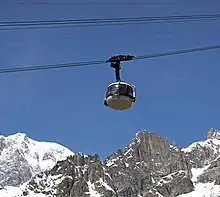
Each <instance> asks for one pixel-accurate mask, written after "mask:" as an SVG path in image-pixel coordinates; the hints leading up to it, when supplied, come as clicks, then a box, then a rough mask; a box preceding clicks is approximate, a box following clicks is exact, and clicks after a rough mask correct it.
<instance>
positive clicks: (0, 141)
mask: <svg viewBox="0 0 220 197" xmlns="http://www.w3.org/2000/svg"><path fill="white" fill-rule="evenodd" d="M69 155H73V153H72V152H71V151H70V150H68V149H67V148H65V147H63V146H61V145H59V144H56V143H49V142H38V141H35V140H32V139H30V138H29V137H27V135H26V134H24V133H16V134H14V135H10V136H8V137H5V136H0V187H5V186H19V185H21V184H22V183H25V182H27V181H28V180H30V178H32V177H33V176H34V175H35V174H37V173H40V172H45V171H47V170H50V169H51V168H52V167H53V166H54V165H55V164H56V162H57V161H60V160H64V159H66V158H67V156H69ZM0 197H1V195H0Z"/></svg>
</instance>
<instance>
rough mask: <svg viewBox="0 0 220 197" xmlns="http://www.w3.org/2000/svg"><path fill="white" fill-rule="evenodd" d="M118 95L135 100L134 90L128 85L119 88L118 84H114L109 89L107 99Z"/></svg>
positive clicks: (121, 85)
mask: <svg viewBox="0 0 220 197" xmlns="http://www.w3.org/2000/svg"><path fill="white" fill-rule="evenodd" d="M118 94H120V95H122V96H128V97H130V98H133V89H132V88H131V87H130V86H127V85H126V84H120V86H119V87H118V84H117V85H115V84H114V85H112V86H110V87H109V88H108V90H107V92H106V97H108V96H112V95H118Z"/></svg>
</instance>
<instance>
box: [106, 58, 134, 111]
mask: <svg viewBox="0 0 220 197" xmlns="http://www.w3.org/2000/svg"><path fill="white" fill-rule="evenodd" d="M133 58H134V56H130V55H118V56H113V57H111V58H110V59H108V60H107V61H106V62H110V63H111V67H112V68H114V69H115V77H116V81H115V82H113V83H111V84H110V85H109V86H108V88H107V91H106V95H105V100H104V105H105V106H106V107H110V108H112V109H114V110H125V109H129V108H130V107H131V106H132V104H133V103H134V102H135V100H136V88H135V86H134V85H131V84H129V83H127V82H124V81H121V78H120V69H121V67H120V63H121V61H129V60H132V59H133Z"/></svg>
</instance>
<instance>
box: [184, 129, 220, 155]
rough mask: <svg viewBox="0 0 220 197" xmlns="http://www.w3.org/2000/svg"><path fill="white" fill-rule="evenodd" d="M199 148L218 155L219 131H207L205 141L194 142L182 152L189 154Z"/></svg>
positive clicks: (219, 145) (219, 146)
mask: <svg viewBox="0 0 220 197" xmlns="http://www.w3.org/2000/svg"><path fill="white" fill-rule="evenodd" d="M199 147H201V148H204V147H206V148H210V149H212V150H213V151H214V153H219V152H220V130H216V129H209V130H208V134H207V139H206V140H202V141H198V142H194V143H192V144H191V145H189V146H188V147H186V148H183V149H182V151H184V152H185V153H186V152H191V151H193V150H194V149H195V148H199Z"/></svg>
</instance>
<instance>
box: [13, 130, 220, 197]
mask: <svg viewBox="0 0 220 197" xmlns="http://www.w3.org/2000/svg"><path fill="white" fill-rule="evenodd" d="M219 151H220V133H219V131H217V130H214V129H210V130H209V131H208V135H207V139H206V140H204V141H201V142H195V143H193V144H191V145H190V146H189V147H187V148H184V149H180V148H178V147H175V146H173V145H170V144H169V143H168V141H167V140H166V139H164V138H162V137H160V136H157V135H156V134H154V133H150V132H147V131H141V132H138V133H137V134H136V136H135V137H134V138H133V139H132V140H131V142H130V143H129V144H128V145H127V146H126V147H125V148H124V149H123V150H121V149H118V150H117V151H116V152H114V153H112V154H111V155H110V156H109V157H107V158H106V159H105V160H104V161H103V162H101V161H100V158H99V156H98V155H84V154H72V155H71V156H68V157H67V158H66V159H65V160H62V161H58V162H57V163H56V164H55V165H54V167H53V168H52V169H51V170H48V171H42V172H41V173H38V174H36V175H35V176H33V177H32V178H31V179H30V180H29V181H27V182H26V183H24V184H23V185H21V186H20V187H19V192H17V193H16V194H15V195H14V196H10V197H24V196H27V197H32V196H33V195H34V194H39V195H41V196H39V197H44V196H45V197H46V196H47V197H178V196H179V197H189V196H193V197H194V196H195V197H217V196H220V173H219V172H220V171H219V168H220V153H219Z"/></svg>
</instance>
